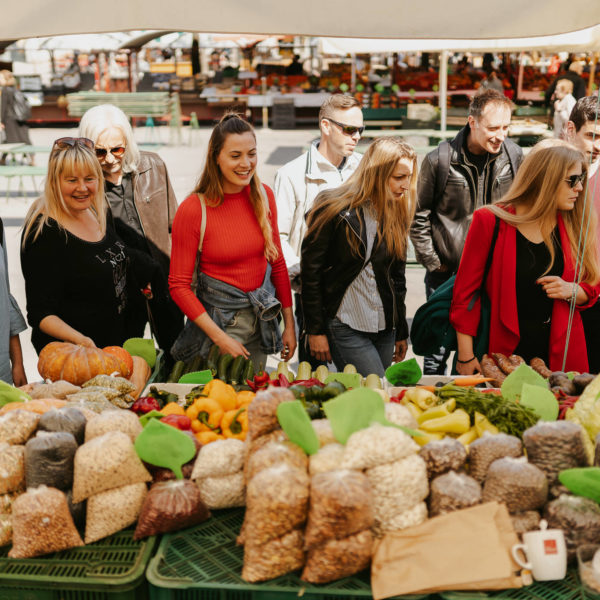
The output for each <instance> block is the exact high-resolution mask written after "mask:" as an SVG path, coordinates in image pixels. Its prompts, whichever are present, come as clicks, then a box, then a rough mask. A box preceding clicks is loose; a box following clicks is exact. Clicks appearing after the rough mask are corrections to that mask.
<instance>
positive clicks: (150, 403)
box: [131, 396, 160, 415]
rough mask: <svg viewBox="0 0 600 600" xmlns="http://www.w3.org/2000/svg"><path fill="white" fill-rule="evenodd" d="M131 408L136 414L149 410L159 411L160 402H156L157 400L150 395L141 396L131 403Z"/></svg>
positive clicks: (142, 413)
mask: <svg viewBox="0 0 600 600" xmlns="http://www.w3.org/2000/svg"><path fill="white" fill-rule="evenodd" d="M131 410H132V411H133V412H134V413H135V414H136V415H145V414H146V413H149V412H150V411H151V410H156V411H159V412H160V404H159V403H158V400H157V399H156V398H153V397H152V396H142V397H141V398H138V399H137V400H136V401H135V402H134V403H133V404H132V405H131Z"/></svg>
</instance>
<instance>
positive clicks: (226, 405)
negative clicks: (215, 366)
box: [202, 379, 237, 411]
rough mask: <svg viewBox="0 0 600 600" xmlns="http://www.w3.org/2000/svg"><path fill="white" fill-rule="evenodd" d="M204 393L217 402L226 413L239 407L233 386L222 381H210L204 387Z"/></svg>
mask: <svg viewBox="0 0 600 600" xmlns="http://www.w3.org/2000/svg"><path fill="white" fill-rule="evenodd" d="M202 393H203V394H204V395H205V396H208V397H209V398H212V399H213V400H216V401H217V402H218V403H219V404H220V405H221V408H222V409H223V410H224V411H225V410H233V409H234V408H235V407H236V406H237V398H236V394H235V390H234V389H233V387H232V386H230V385H229V384H227V383H225V382H224V381H221V380H220V379H213V380H212V381H209V382H208V383H207V384H206V385H205V386H204V389H203V390H202Z"/></svg>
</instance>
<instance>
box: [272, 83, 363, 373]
mask: <svg viewBox="0 0 600 600" xmlns="http://www.w3.org/2000/svg"><path fill="white" fill-rule="evenodd" d="M319 129H320V130H321V138H320V140H319V141H317V142H314V143H313V144H311V146H310V148H309V149H308V151H307V152H304V153H303V154H301V155H300V156H299V157H298V158H296V159H294V160H292V161H290V162H289V163H287V164H285V165H284V166H283V167H281V168H280V169H279V170H278V171H277V174H276V175H275V199H276V201H277V224H278V227H279V234H280V236H281V247H282V248H283V255H284V258H285V262H286V265H287V268H288V272H289V275H290V279H291V281H292V287H293V288H294V290H295V291H296V292H299V275H300V248H301V245H302V239H303V238H304V234H305V232H306V221H305V216H306V214H307V213H308V211H309V210H310V209H311V208H312V205H313V203H314V201H315V198H316V197H317V194H318V193H319V192H320V191H322V190H325V189H330V188H334V187H337V186H339V185H340V184H342V183H343V182H344V181H346V179H348V177H350V175H352V173H353V172H354V171H355V169H356V167H357V166H358V163H359V162H360V159H361V155H360V154H359V153H358V152H356V151H355V148H356V144H357V143H358V140H359V139H360V136H361V133H362V132H363V131H364V125H363V115H362V111H361V108H360V103H359V102H358V100H356V98H354V97H353V96H347V95H344V94H334V95H332V96H330V97H329V98H328V99H327V100H325V102H324V103H323V104H322V106H321V109H320V110H319ZM295 300H296V321H297V324H298V329H299V344H298V354H299V360H300V361H303V360H307V361H309V362H310V363H311V364H312V365H313V368H314V367H315V366H316V365H318V364H320V363H319V362H318V361H316V359H314V358H313V357H311V355H310V353H309V351H308V346H307V344H306V343H305V342H306V339H305V336H304V332H303V328H304V327H303V326H304V319H303V316H302V315H303V313H302V306H301V303H300V294H299V293H296V295H295Z"/></svg>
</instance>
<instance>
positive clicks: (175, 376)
mask: <svg viewBox="0 0 600 600" xmlns="http://www.w3.org/2000/svg"><path fill="white" fill-rule="evenodd" d="M184 368H185V363H184V362H183V361H182V360H178V361H177V362H176V363H175V364H174V365H173V368H172V369H171V373H170V374H169V377H168V378H167V383H177V382H178V381H179V378H180V377H181V376H182V375H183V370H184Z"/></svg>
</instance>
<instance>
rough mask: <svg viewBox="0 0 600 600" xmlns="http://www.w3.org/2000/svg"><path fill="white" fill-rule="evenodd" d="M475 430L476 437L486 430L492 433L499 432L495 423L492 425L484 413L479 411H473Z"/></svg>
mask: <svg viewBox="0 0 600 600" xmlns="http://www.w3.org/2000/svg"><path fill="white" fill-rule="evenodd" d="M475 430H476V431H477V436H478V437H481V436H482V435H483V434H484V432H486V431H489V432H490V433H492V434H494V435H496V434H497V433H500V430H499V429H498V428H497V427H496V426H495V425H492V423H490V421H489V420H488V418H487V417H486V416H485V415H482V414H481V413H479V412H475Z"/></svg>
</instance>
